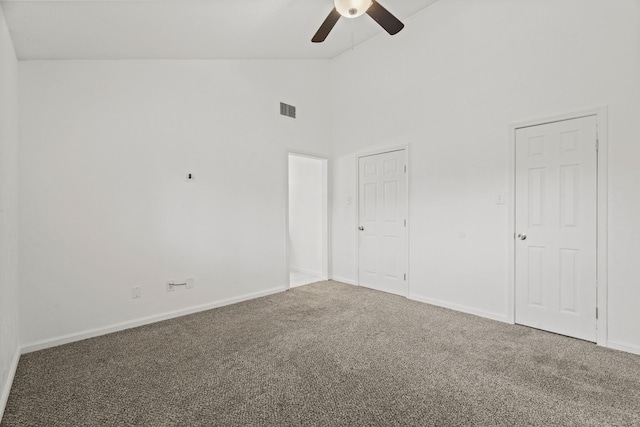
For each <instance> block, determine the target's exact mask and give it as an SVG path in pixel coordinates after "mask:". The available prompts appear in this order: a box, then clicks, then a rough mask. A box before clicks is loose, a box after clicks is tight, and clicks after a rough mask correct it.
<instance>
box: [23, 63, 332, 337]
mask: <svg viewBox="0 0 640 427" xmlns="http://www.w3.org/2000/svg"><path fill="white" fill-rule="evenodd" d="M19 72H20V79H19V80H20V86H19V88H20V112H21V120H20V126H21V138H20V140H21V149H20V156H19V166H20V169H19V171H20V187H19V190H20V191H19V212H20V220H21V230H22V232H21V234H20V255H21V257H22V260H23V262H21V264H20V279H21V287H22V292H21V306H20V308H21V319H22V322H23V323H22V328H21V330H22V332H21V337H22V342H23V344H24V345H25V346H27V348H30V349H34V348H38V346H42V345H41V344H42V343H45V345H46V343H47V342H50V340H54V342H60V341H56V339H58V338H61V337H62V339H63V340H65V339H66V338H65V337H67V338H68V337H69V336H70V337H72V338H73V337H74V336H81V335H82V334H83V332H86V331H96V330H97V331H100V330H105V329H104V328H110V327H113V325H118V324H122V323H124V324H127V322H136V319H143V318H158V317H157V316H161V315H162V314H164V313H172V312H179V311H181V310H182V312H184V310H190V309H192V308H193V307H200V306H203V305H210V306H211V305H215V304H217V303H219V302H220V301H237V300H238V299H242V298H245V297H251V296H256V295H262V294H264V293H265V292H266V293H268V292H271V291H277V290H282V289H285V287H286V286H287V283H288V272H286V271H285V270H286V234H287V233H286V229H285V223H286V222H285V221H286V215H285V213H286V210H285V209H286V205H287V192H288V191H287V163H288V152H289V151H298V152H313V153H319V154H320V155H323V154H324V155H328V150H329V148H330V141H329V139H330V130H329V129H328V127H327V126H326V124H327V123H328V122H329V121H330V114H329V112H328V111H329V108H328V107H329V105H330V102H329V90H328V81H329V79H328V78H327V77H326V76H327V75H328V73H329V69H328V63H327V62H325V61H103V62H99V61H97V62H94V61H89V62H82V61H78V62H74V61H42V62H39V61H33V62H32V61H28V62H20V64H19ZM279 101H285V102H288V103H292V104H294V105H296V106H297V113H298V114H297V119H296V120H291V119H289V118H286V117H281V116H280V115H279ZM189 173H191V174H193V178H194V179H193V181H191V182H187V180H186V178H187V175H188V174H189ZM187 277H193V278H194V282H195V287H194V289H190V290H187V289H185V288H184V287H181V288H178V289H176V290H175V292H171V293H168V292H166V289H165V282H166V281H168V280H171V279H173V280H175V281H177V282H183V281H184V280H185V279H186V278H187ZM134 286H140V287H141V296H142V297H141V298H140V299H132V287H134ZM77 334H80V335H77Z"/></svg>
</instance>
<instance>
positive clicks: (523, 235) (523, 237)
mask: <svg viewBox="0 0 640 427" xmlns="http://www.w3.org/2000/svg"><path fill="white" fill-rule="evenodd" d="M518 239H520V240H527V235H526V234H524V233H520V234H518Z"/></svg>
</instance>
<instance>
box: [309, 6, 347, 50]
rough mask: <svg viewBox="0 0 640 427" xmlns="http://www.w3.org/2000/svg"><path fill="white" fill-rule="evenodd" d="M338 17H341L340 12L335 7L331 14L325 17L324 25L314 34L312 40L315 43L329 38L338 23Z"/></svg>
mask: <svg viewBox="0 0 640 427" xmlns="http://www.w3.org/2000/svg"><path fill="white" fill-rule="evenodd" d="M338 19H340V13H339V12H338V11H337V10H336V8H335V7H334V8H333V10H332V11H331V12H330V13H329V16H327V19H325V20H324V22H323V23H322V25H320V28H319V29H318V31H317V32H316V35H315V36H313V38H312V39H311V41H312V42H314V43H322V42H323V41H324V40H325V39H326V38H327V36H328V35H329V33H330V32H331V30H332V29H333V27H334V26H335V25H336V22H338Z"/></svg>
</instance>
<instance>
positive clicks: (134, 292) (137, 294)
mask: <svg viewBox="0 0 640 427" xmlns="http://www.w3.org/2000/svg"><path fill="white" fill-rule="evenodd" d="M131 298H133V299H138V298H142V292H141V289H140V286H134V287H133V288H131Z"/></svg>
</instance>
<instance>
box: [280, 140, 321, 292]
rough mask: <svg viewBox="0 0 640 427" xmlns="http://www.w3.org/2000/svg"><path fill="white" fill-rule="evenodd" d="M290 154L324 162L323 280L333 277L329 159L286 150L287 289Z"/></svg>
mask: <svg viewBox="0 0 640 427" xmlns="http://www.w3.org/2000/svg"><path fill="white" fill-rule="evenodd" d="M289 156H297V157H306V158H309V159H314V160H319V161H321V162H322V276H321V278H322V280H329V278H330V277H331V270H330V269H331V264H330V259H331V252H330V247H331V240H330V218H329V209H330V202H329V201H330V198H329V159H327V158H326V157H321V156H318V155H315V154H307V153H302V152H299V151H294V150H287V152H286V161H285V164H286V171H285V176H286V179H285V185H286V187H285V188H286V190H285V191H286V195H287V197H286V199H285V210H284V215H285V273H286V286H285V287H286V289H291V279H290V268H291V266H290V261H289V256H290V254H291V245H290V244H289V197H290V194H289V178H290V177H289Z"/></svg>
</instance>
